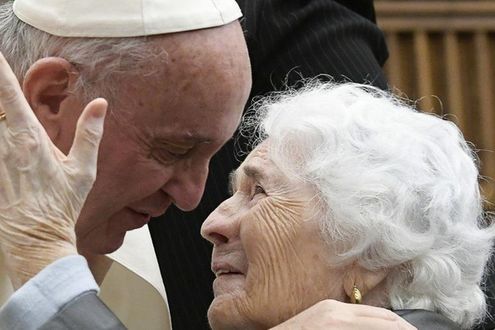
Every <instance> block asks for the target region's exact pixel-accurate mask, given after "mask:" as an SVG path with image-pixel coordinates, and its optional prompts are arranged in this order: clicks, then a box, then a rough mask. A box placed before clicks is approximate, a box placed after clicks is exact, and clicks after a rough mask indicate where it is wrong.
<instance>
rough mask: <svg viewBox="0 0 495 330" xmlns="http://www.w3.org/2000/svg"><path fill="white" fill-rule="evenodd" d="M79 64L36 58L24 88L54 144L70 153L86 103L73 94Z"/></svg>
mask: <svg viewBox="0 0 495 330" xmlns="http://www.w3.org/2000/svg"><path fill="white" fill-rule="evenodd" d="M78 76H79V75H78V72H77V70H76V69H75V67H74V66H73V65H72V64H70V63H69V62H68V61H67V60H65V59H63V58H60V57H46V58H42V59H40V60H38V61H36V62H35V63H34V64H33V65H32V66H31V67H30V68H29V69H28V71H27V72H26V75H25V76H24V80H23V84H22V89H23V92H24V96H25V97H26V99H27V101H28V102H29V105H30V106H31V108H32V109H33V111H34V113H35V115H36V117H38V120H39V121H40V122H41V124H42V125H43V127H44V128H45V130H46V131H47V133H48V135H49V136H50V138H51V140H52V141H53V143H54V144H55V145H56V146H57V147H58V148H59V149H60V150H61V151H63V152H64V153H68V152H69V150H70V147H71V145H72V141H73V138H74V132H75V128H76V124H77V119H78V118H79V115H80V114H81V112H82V110H83V108H84V105H83V104H81V102H80V100H77V99H76V98H74V97H70V96H71V94H70V92H71V90H72V88H73V86H74V84H75V82H76V80H77V78H78Z"/></svg>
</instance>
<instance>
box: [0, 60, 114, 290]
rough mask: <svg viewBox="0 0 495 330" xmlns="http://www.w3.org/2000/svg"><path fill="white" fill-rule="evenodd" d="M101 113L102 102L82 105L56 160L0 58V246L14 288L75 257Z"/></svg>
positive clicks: (54, 149)
mask: <svg viewBox="0 0 495 330" xmlns="http://www.w3.org/2000/svg"><path fill="white" fill-rule="evenodd" d="M106 109H107V102H106V101H105V100H104V99H96V100H93V101H92V102H90V103H89V104H88V105H87V106H86V108H85V109H84V111H83V113H82V114H81V117H80V118H79V120H78V123H77V129H76V134H75V138H74V143H73V145H72V148H71V150H70V153H69V155H68V156H66V155H64V154H63V153H62V152H61V151H60V150H58V149H57V147H56V146H55V145H54V144H53V143H52V142H51V140H50V138H49V137H48V135H47V133H46V132H45V129H44V128H43V126H42V125H41V124H40V123H39V121H38V119H37V118H36V116H35V115H34V113H33V111H32V110H31V108H30V106H29V104H28V102H27V101H26V99H25V98H24V95H23V93H22V90H21V87H20V85H19V82H18V81H17V78H16V77H15V75H14V73H13V72H12V70H11V69H10V66H9V65H8V63H7V61H6V60H5V58H4V57H3V55H1V54H0V113H2V112H3V113H4V116H1V115H0V249H1V251H2V252H3V253H4V256H5V260H6V266H7V269H8V272H9V276H10V278H11V280H12V283H13V285H14V287H15V288H18V287H20V286H21V285H22V284H24V283H25V282H26V281H27V280H29V279H30V278H31V277H33V276H34V275H36V274H37V273H38V272H39V271H40V270H42V269H43V268H44V267H45V266H47V265H48V264H50V263H51V262H53V261H55V260H57V259H59V258H61V257H64V256H67V255H71V254H77V249H76V238H75V233H74V226H75V222H76V220H77V218H78V217H79V213H80V212H81V209H82V207H83V204H84V201H85V200H86V197H87V195H88V193H89V191H90V190H91V187H92V186H93V183H94V180H95V177H96V160H97V155H98V146H99V143H100V140H101V137H102V134H103V123H104V117H105V113H106Z"/></svg>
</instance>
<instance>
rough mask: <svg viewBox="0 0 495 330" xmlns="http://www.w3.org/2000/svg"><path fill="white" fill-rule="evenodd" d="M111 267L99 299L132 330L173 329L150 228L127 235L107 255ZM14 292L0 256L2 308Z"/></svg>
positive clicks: (0, 297)
mask: <svg viewBox="0 0 495 330" xmlns="http://www.w3.org/2000/svg"><path fill="white" fill-rule="evenodd" d="M107 257H108V258H110V259H111V260H113V263H112V265H111V266H110V269H109V271H108V273H107V274H106V276H105V278H104V279H103V282H102V284H101V287H100V298H101V299H102V300H103V302H105V304H106V305H107V306H108V307H109V308H110V309H111V310H112V311H113V312H114V313H115V315H117V317H118V318H119V319H120V320H121V321H122V323H123V324H124V325H125V326H126V327H127V328H128V329H129V330H138V329H139V330H141V329H147V330H155V329H156V330H169V329H172V325H171V322H170V311H169V308H168V302H167V294H166V292H165V287H164V285H163V280H162V276H161V273H160V269H159V266H158V261H157V259H156V255H155V251H154V248H153V243H152V241H151V235H150V232H149V229H148V226H144V227H142V228H140V229H136V230H133V231H130V232H128V233H127V234H126V236H125V239H124V244H123V245H122V247H121V248H120V249H118V250H117V251H115V252H114V253H112V254H110V255H108V256H107ZM12 293H13V288H12V285H11V283H10V280H9V278H8V277H7V273H6V271H5V267H4V263H3V260H2V256H1V254H0V305H3V304H4V303H5V301H7V299H8V298H9V297H10V295H11V294H12Z"/></svg>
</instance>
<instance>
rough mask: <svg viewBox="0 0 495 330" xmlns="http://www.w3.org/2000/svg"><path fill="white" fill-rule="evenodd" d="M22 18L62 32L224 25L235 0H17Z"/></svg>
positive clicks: (124, 32)
mask: <svg viewBox="0 0 495 330" xmlns="http://www.w3.org/2000/svg"><path fill="white" fill-rule="evenodd" d="M14 13H15V15H16V16H17V17H18V18H19V19H20V20H21V21H23V22H25V23H27V24H29V25H31V26H34V27H35V28H37V29H39V30H42V31H45V32H47V33H50V34H52V35H56V36H60V37H138V36H148V35H155V34H163V33H172V32H181V31H190V30H197V29H204V28H209V27H215V26H221V25H225V24H228V23H230V22H233V21H235V20H236V19H238V18H239V17H241V16H242V13H241V10H240V8H239V6H238V5H237V3H236V2H235V1H234V0H97V1H96V0H15V1H14Z"/></svg>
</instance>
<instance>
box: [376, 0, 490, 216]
mask: <svg viewBox="0 0 495 330" xmlns="http://www.w3.org/2000/svg"><path fill="white" fill-rule="evenodd" d="M375 9H376V14H377V21H378V25H379V26H380V27H381V28H382V30H383V31H384V32H385V34H386V38H387V43H388V47H389V52H390V57H389V60H388V62H387V64H386V66H385V71H386V74H387V77H388V79H389V81H390V85H391V86H392V87H394V88H397V90H396V92H397V93H399V94H400V93H401V92H402V95H403V96H407V97H409V98H410V99H413V100H418V101H417V107H418V108H419V109H421V110H423V111H428V112H435V113H437V114H439V115H446V116H447V118H448V119H450V120H452V121H454V122H455V123H456V124H458V125H459V127H460V128H461V130H462V132H463V133H464V135H465V137H466V139H467V140H468V141H470V142H472V143H473V144H474V145H475V146H476V149H477V150H478V155H479V157H480V161H481V172H482V175H483V176H484V178H482V186H483V192H484V195H485V197H486V198H487V200H488V202H487V204H486V207H487V209H491V210H495V181H494V178H495V0H407V1H406V0H375Z"/></svg>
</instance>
